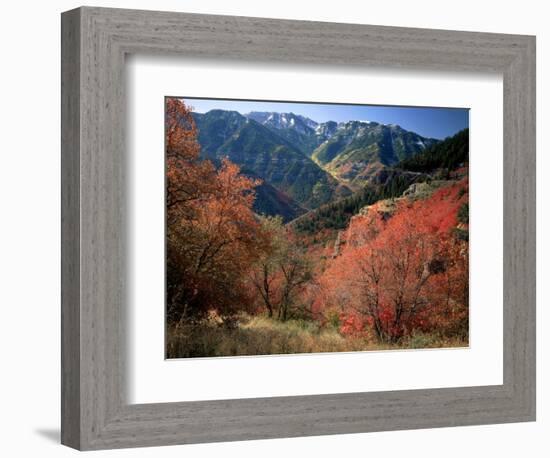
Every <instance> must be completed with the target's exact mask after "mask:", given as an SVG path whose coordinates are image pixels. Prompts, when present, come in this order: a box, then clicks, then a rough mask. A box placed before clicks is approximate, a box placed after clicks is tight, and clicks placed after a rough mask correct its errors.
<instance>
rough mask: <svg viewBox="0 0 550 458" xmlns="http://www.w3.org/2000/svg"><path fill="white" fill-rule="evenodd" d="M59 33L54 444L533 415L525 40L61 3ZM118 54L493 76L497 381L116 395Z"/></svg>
mask: <svg viewBox="0 0 550 458" xmlns="http://www.w3.org/2000/svg"><path fill="white" fill-rule="evenodd" d="M61 35H62V199H61V200H62V426H61V432H62V434H61V438H62V439H61V440H62V443H63V444H66V445H68V446H71V447H74V448H77V449H81V450H85V449H105V448H117V447H138V446H152V445H166V444H184V443H197V442H215V441H232V440H243V439H263V438H278V437H294V436H309V435H322V434H339V433H359V432H367V431H381V430H397V429H412V428H431V427H442V426H455V425H473V424H486V423H506V422H520V421H531V420H534V419H535V38H534V37H531V36H520V35H502V34H489V33H472V32H456V31H444V30H424V29H410V28H398V27H380V26H367V25H350V24H332V23H319V22H308V21H287V20H271V19H257V18H247V17H228V16H209V15H197V14H184V13H171V12H152V11H133V10H119V9H106V8H90V7H83V8H79V9H76V10H72V11H68V12H65V13H63V15H62V33H61ZM274 38H276V40H275V39H274ZM128 53H155V54H175V55H180V56H195V57H196V56H202V57H208V58H224V59H246V60H259V61H270V62H276V63H277V62H291V63H311V64H337V65H340V64H342V65H351V66H362V65H363V66H368V65H375V66H386V67H388V66H390V67H404V68H421V69H442V70H449V71H459V70H468V71H480V72H498V73H501V74H503V78H504V355H503V356H504V374H503V380H504V383H503V385H496V386H477V387H476V386H474V387H464V388H444V389H424V390H410V391H409V390H406V391H390V392H387V391H385V392H376V393H373V392H371V393H352V394H327V395H316V396H293V397H274V398H263V399H239V400H224V401H201V402H182V403H165V404H143V405H130V404H128V402H127V401H126V396H125V386H126V380H125V377H126V375H125V374H126V371H125V361H124V355H125V337H124V336H125V319H124V318H125V306H126V299H127V297H126V290H125V280H126V257H125V255H126V244H125V234H126V219H125V199H126V195H125V194H126V186H125V175H126V170H125V161H126V151H125V138H124V130H125V106H126V105H125V87H124V81H125V79H124V59H125V55H126V54H128ZM321 71H322V70H321Z"/></svg>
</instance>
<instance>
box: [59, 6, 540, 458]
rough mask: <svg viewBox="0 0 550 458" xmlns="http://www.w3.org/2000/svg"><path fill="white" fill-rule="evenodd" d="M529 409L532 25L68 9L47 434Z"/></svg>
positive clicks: (278, 430) (251, 430)
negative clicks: (415, 24)
mask: <svg viewBox="0 0 550 458" xmlns="http://www.w3.org/2000/svg"><path fill="white" fill-rule="evenodd" d="M534 419H535V38H534V37H531V36H518V35H502V34H488V33H474V32H457V31H443V30H424V29H407V28H398V27H381V26H367V25H355V24H333V23H317V22H307V21H287V20H271V19H258V18H247V17H228V16H209V15H197V14H185V13H170V12H152V11H134V10H120V9H105V8H93V7H82V8H78V9H76V10H72V11H68V12H66V13H63V15H62V443H63V444H65V445H68V446H70V447H74V448H77V449H80V450H90V449H106V448H120V447H140V446H153V445H169V444H185V443H198V442H217V441H233V440H247V439H262V438H279V437H295V436H308V435H323V434H343V433H357V432H370V431H383V430H398V429H414V428H432V427H442V426H458V425H473V424H487V423H505V422H520V421H533V420H534Z"/></svg>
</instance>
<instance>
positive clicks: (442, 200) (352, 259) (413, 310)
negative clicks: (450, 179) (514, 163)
mask: <svg viewBox="0 0 550 458" xmlns="http://www.w3.org/2000/svg"><path fill="white" fill-rule="evenodd" d="M466 190H467V182H465V181H463V182H461V183H459V184H457V185H455V186H451V187H446V188H443V189H440V190H438V191H436V192H435V193H434V194H433V196H432V197H430V198H429V199H423V200H417V201H413V202H410V201H408V200H406V199H404V200H401V201H398V202H396V203H395V208H394V209H393V210H392V215H391V216H388V213H387V212H385V211H382V212H379V211H378V210H377V206H376V205H374V206H372V207H370V208H369V210H368V212H367V214H366V215H365V216H359V217H355V218H354V219H353V220H352V222H351V224H350V227H349V229H348V230H347V232H346V235H345V245H344V248H343V249H342V253H341V254H340V255H339V256H338V257H337V258H336V259H334V261H333V262H331V263H330V265H329V267H328V268H327V269H326V270H325V272H324V273H323V275H322V278H321V282H322V284H323V289H324V292H325V294H326V296H327V297H328V299H327V301H326V303H325V304H324V306H325V308H330V309H335V310H338V311H339V312H340V313H341V315H342V322H343V324H342V331H343V332H345V333H350V334H360V333H369V332H371V333H373V334H374V336H375V337H376V338H377V339H379V340H382V341H387V342H395V341H398V340H399V339H400V338H402V337H403V336H407V335H411V334H412V333H413V332H414V331H417V330H420V331H423V332H431V331H434V330H437V331H438V332H442V333H457V332H461V333H464V334H466V333H467V329H468V246H467V242H466V241H464V240H461V239H460V238H459V237H457V235H456V234H455V232H454V230H453V229H455V228H456V227H457V225H458V221H457V213H458V209H459V208H460V207H461V206H462V205H464V203H466V202H467V199H468V197H467V196H468V195H467V192H466Z"/></svg>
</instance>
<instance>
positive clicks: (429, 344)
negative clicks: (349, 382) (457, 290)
mask: <svg viewBox="0 0 550 458" xmlns="http://www.w3.org/2000/svg"><path fill="white" fill-rule="evenodd" d="M467 345H468V343H467V342H464V341H462V340H460V339H442V338H440V337H437V336H433V335H425V334H417V335H415V336H412V337H410V338H408V339H406V340H404V341H402V342H400V343H399V344H378V343H375V342H372V341H369V340H367V339H363V338H354V337H349V336H346V337H345V336H342V335H341V334H340V333H339V332H338V331H337V330H336V329H334V328H330V327H329V328H320V327H319V325H318V324H317V323H315V322H311V321H301V320H290V321H287V322H284V323H283V322H280V321H276V320H273V319H270V318H267V317H263V316H255V317H248V316H242V317H241V319H240V320H239V324H238V326H237V327H235V328H232V329H228V328H227V327H224V326H222V325H220V323H218V322H216V321H209V322H206V323H204V324H201V325H186V326H180V327H179V328H176V327H169V328H168V331H167V347H166V352H167V357H168V358H189V357H213V356H245V355H279V354H291V353H326V352H348V351H367V350H390V349H411V348H442V347H463V346H467Z"/></svg>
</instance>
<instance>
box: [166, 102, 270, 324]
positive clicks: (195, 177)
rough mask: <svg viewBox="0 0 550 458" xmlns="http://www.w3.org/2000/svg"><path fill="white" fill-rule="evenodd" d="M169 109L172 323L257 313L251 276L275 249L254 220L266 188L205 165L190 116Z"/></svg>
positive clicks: (180, 107)
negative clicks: (259, 193)
mask: <svg viewBox="0 0 550 458" xmlns="http://www.w3.org/2000/svg"><path fill="white" fill-rule="evenodd" d="M167 104H168V106H167V118H166V157H167V180H166V186H167V264H168V265H167V273H168V275H167V304H168V319H169V320H171V321H172V322H180V321H185V320H187V321H189V320H197V319H200V318H202V317H204V316H206V314H207V313H208V312H209V311H210V310H216V311H217V312H218V313H219V314H220V315H221V316H224V317H226V316H231V315H232V314H233V313H235V312H236V311H238V310H242V309H246V308H247V306H248V305H250V298H249V297H247V295H246V294H245V293H246V289H245V288H244V286H243V282H244V281H245V279H246V276H245V273H246V272H247V271H248V270H249V269H250V266H251V265H252V264H253V263H254V262H255V261H256V260H257V259H258V257H259V256H260V255H261V253H262V252H263V250H264V248H265V246H266V245H267V240H266V236H265V233H264V231H263V230H262V226H261V225H260V223H259V222H258V220H257V219H256V217H255V215H254V213H253V212H252V204H253V202H254V187H255V186H257V185H258V184H259V183H258V182H257V181H255V180H252V179H249V178H247V177H245V176H243V175H241V174H240V173H239V172H240V171H239V167H237V166H236V165H235V164H232V163H231V162H229V161H227V160H224V161H223V162H222V164H221V165H220V167H218V168H217V169H216V168H215V167H214V165H213V164H212V163H211V162H210V161H207V160H202V159H201V158H200V157H199V152H200V148H199V146H198V143H197V140H196V137H197V132H196V127H195V123H194V121H193V118H192V116H191V114H190V111H189V109H188V108H187V107H186V106H185V105H184V104H183V103H182V102H180V101H179V100H177V99H169V100H168V102H167Z"/></svg>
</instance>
